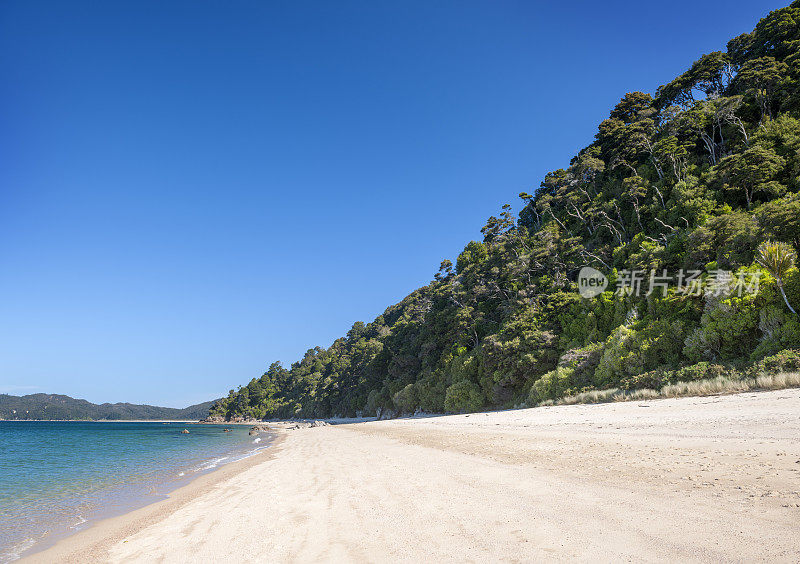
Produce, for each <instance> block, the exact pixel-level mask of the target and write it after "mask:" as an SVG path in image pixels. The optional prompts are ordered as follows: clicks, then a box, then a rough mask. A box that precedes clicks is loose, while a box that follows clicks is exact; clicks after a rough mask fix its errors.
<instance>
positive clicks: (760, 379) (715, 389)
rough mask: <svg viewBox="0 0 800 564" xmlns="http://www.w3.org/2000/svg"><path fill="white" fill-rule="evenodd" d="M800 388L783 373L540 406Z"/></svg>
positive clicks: (604, 393) (797, 377)
mask: <svg viewBox="0 0 800 564" xmlns="http://www.w3.org/2000/svg"><path fill="white" fill-rule="evenodd" d="M798 387H800V372H781V373H779V374H762V375H760V376H757V377H755V378H728V377H725V376H719V377H717V378H711V379H708V380H695V381H693V382H678V383H677V384H669V385H667V386H664V387H663V388H661V390H651V389H648V388H645V389H641V390H632V391H625V390H620V389H619V388H611V389H608V390H593V391H591V392H583V393H580V394H576V395H574V396H568V397H565V398H561V399H560V400H557V401H555V402H554V401H553V400H548V401H547V402H543V403H541V404H539V405H574V404H579V403H607V402H612V401H641V400H649V399H658V398H679V397H687V396H710V395H716V394H734V393H737V392H746V391H749V390H782V389H784V388H798Z"/></svg>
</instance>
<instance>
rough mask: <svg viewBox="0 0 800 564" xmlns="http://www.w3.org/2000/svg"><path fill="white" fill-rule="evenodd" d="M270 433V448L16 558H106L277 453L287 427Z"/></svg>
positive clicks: (48, 560)
mask: <svg viewBox="0 0 800 564" xmlns="http://www.w3.org/2000/svg"><path fill="white" fill-rule="evenodd" d="M147 422H150V421H147ZM159 422H160V421H159ZM180 423H186V421H180ZM242 424H243V423H242ZM269 435H270V436H269V442H268V444H267V445H265V446H267V448H265V449H264V450H262V451H260V452H257V453H255V454H253V455H251V456H248V457H246V458H243V459H240V460H235V461H233V462H229V463H228V464H224V465H222V466H218V467H217V468H213V469H210V470H209V471H207V472H206V473H204V474H201V475H199V476H196V477H194V478H191V479H190V481H189V482H188V483H186V484H184V485H182V486H180V487H178V488H176V489H174V490H172V491H170V492H169V493H167V494H166V497H165V498H164V499H160V500H156V501H153V502H151V503H147V504H146V505H144V506H142V507H138V508H136V509H133V510H130V511H126V512H124V513H122V514H120V515H113V516H111V517H105V518H102V519H98V520H97V521H94V522H91V523H90V524H89V526H88V527H86V528H85V529H81V530H78V531H75V532H74V533H71V534H68V535H67V536H64V537H61V538H58V539H56V540H55V542H54V543H44V544H43V545H42V546H37V544H38V543H37V544H35V545H34V546H32V547H31V548H29V549H26V550H25V551H23V552H22V553H21V554H20V558H19V559H18V560H16V561H15V562H20V563H28V562H30V563H38V562H41V563H43V564H49V563H52V562H75V563H82V562H86V561H87V560H90V561H102V560H104V559H105V558H106V554H107V552H108V548H109V547H110V546H111V545H113V544H114V543H115V542H118V541H120V540H122V539H123V538H125V537H127V536H130V535H132V534H135V533H136V532H138V531H140V530H141V529H144V528H145V527H147V526H149V525H151V524H154V523H157V522H158V521H161V520H162V519H164V518H167V517H168V516H169V515H170V514H172V513H174V512H175V511H177V510H178V509H180V508H181V507H183V506H184V505H186V504H188V503H190V502H191V501H192V500H194V499H195V498H197V497H199V496H200V495H202V494H203V493H205V492H206V491H208V490H209V489H212V488H214V487H216V486H218V485H219V484H221V483H223V482H225V481H227V480H230V479H231V478H233V477H235V476H237V475H239V474H241V473H242V472H245V471H247V470H248V469H250V468H252V467H254V466H257V465H258V464H261V463H263V462H264V461H265V460H268V459H269V458H271V457H272V456H274V454H275V453H276V452H277V450H278V449H277V447H279V446H280V444H281V443H282V441H283V439H284V431H283V430H282V429H281V428H280V427H276V428H274V429H271V430H270V432H269Z"/></svg>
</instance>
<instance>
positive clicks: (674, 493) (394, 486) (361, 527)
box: [32, 390, 800, 562]
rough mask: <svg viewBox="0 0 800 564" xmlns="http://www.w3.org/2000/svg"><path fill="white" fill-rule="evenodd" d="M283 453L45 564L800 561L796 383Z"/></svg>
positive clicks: (315, 441)
mask: <svg viewBox="0 0 800 564" xmlns="http://www.w3.org/2000/svg"><path fill="white" fill-rule="evenodd" d="M275 451H276V452H275V453H274V456H273V457H271V458H269V459H266V460H264V461H263V462H259V463H258V464H253V465H251V466H250V467H249V468H246V469H244V470H242V471H241V472H239V473H237V474H235V475H233V476H229V477H226V478H225V479H222V480H217V481H216V483H212V484H209V485H206V486H205V487H204V489H203V491H201V492H199V493H197V495H195V496H192V498H191V499H189V500H188V501H186V502H185V503H183V504H181V505H179V506H176V507H174V508H172V509H170V510H169V511H164V510H163V508H162V511H161V514H160V515H159V516H158V518H157V519H155V518H151V519H149V520H142V521H141V523H142V524H141V526H139V527H131V525H130V522H128V523H127V525H126V527H125V528H121V525H120V526H117V527H116V529H115V527H114V526H113V523H112V526H106V527H105V528H103V527H98V528H97V530H96V531H94V532H93V531H92V530H89V531H87V532H86V534H85V535H84V536H83V537H82V538H80V539H78V540H76V537H73V539H72V540H71V541H70V539H68V540H67V541H70V542H67V541H64V542H62V543H60V544H59V545H56V547H54V548H53V549H51V550H50V551H47V552H43V553H39V554H37V555H34V558H33V559H32V560H38V561H46V562H54V561H80V562H86V561H94V560H101V561H102V560H110V561H113V562H153V561H160V562H198V561H261V562H284V561H285V562H289V561H292V562H308V561H355V562H379V561H380V562H383V561H412V560H417V561H419V560H423V561H435V560H445V561H465V560H470V561H484V562H485V561H496V560H503V561H542V560H545V561H550V560H582V561H612V560H613V561H618V560H628V561H676V560H680V561H714V562H717V561H753V560H759V561H766V560H769V561H779V562H797V561H800V390H783V391H777V392H763V393H746V394H739V395H732V396H721V397H706V398H681V399H673V400H656V401H649V402H632V403H619V404H605V405H592V406H564V407H549V408H537V409H529V410H521V411H510V412H499V413H489V414H472V415H468V416H449V417H435V418H428V419H406V420H395V421H386V422H373V423H360V424H353V425H337V426H332V427H320V428H311V429H301V430H296V431H288V432H286V437H285V439H284V440H283V442H282V443H281V444H280V445H278V446H276V447H275ZM189 487H192V486H189ZM120 519H123V518H120ZM112 521H113V520H112Z"/></svg>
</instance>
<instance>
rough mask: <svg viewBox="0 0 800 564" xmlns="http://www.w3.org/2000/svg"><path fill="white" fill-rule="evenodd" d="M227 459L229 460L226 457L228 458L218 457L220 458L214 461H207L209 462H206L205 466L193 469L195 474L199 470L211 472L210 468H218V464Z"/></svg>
mask: <svg viewBox="0 0 800 564" xmlns="http://www.w3.org/2000/svg"><path fill="white" fill-rule="evenodd" d="M228 458H230V457H228V456H222V457H220V458H215V459H214V460H210V461H209V462H207V463H206V464H203V465H202V466H200V467H199V468H196V469H195V472H200V471H201V470H211V469H212V468H216V467H217V466H219V463H220V462H223V461H225V460H228Z"/></svg>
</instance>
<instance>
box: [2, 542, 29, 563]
mask: <svg viewBox="0 0 800 564" xmlns="http://www.w3.org/2000/svg"><path fill="white" fill-rule="evenodd" d="M34 544H36V539H35V538H33V537H31V538H27V539H25V540H24V541H22V542H20V543H18V544H16V545H15V546H12V547H9V548H8V550H5V551H2V552H0V562H13V561H14V560H19V559H20V558H21V557H22V553H23V552H25V551H26V550H28V549H29V548H31V547H32V546H33V545H34Z"/></svg>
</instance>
